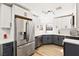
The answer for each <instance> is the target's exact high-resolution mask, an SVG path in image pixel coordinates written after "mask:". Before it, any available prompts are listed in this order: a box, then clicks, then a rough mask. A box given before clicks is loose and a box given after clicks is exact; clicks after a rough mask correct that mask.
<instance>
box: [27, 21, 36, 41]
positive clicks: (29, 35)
mask: <svg viewBox="0 0 79 59" xmlns="http://www.w3.org/2000/svg"><path fill="white" fill-rule="evenodd" d="M26 32H27V39H28V42H32V41H34V40H35V39H34V26H33V23H32V21H28V22H27V31H26Z"/></svg>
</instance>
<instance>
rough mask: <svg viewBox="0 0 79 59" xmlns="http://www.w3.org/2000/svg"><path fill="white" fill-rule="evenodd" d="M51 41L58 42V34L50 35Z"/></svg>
mask: <svg viewBox="0 0 79 59" xmlns="http://www.w3.org/2000/svg"><path fill="white" fill-rule="evenodd" d="M52 43H54V44H58V36H52Z"/></svg>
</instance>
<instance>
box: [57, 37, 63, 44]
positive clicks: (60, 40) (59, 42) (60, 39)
mask: <svg viewBox="0 0 79 59" xmlns="http://www.w3.org/2000/svg"><path fill="white" fill-rule="evenodd" d="M58 39H59V40H58V44H59V45H63V40H64V37H63V36H59V38H58Z"/></svg>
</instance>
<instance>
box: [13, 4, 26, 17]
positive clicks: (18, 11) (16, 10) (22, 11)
mask: <svg viewBox="0 0 79 59" xmlns="http://www.w3.org/2000/svg"><path fill="white" fill-rule="evenodd" d="M14 14H15V15H20V16H27V11H26V10H25V9H23V8H21V7H18V6H16V5H14Z"/></svg>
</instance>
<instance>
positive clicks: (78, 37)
mask: <svg viewBox="0 0 79 59" xmlns="http://www.w3.org/2000/svg"><path fill="white" fill-rule="evenodd" d="M42 35H57V36H64V37H66V38H75V39H79V36H73V35H64V34H40V35H37V36H42ZM37 36H35V37H37Z"/></svg>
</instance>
